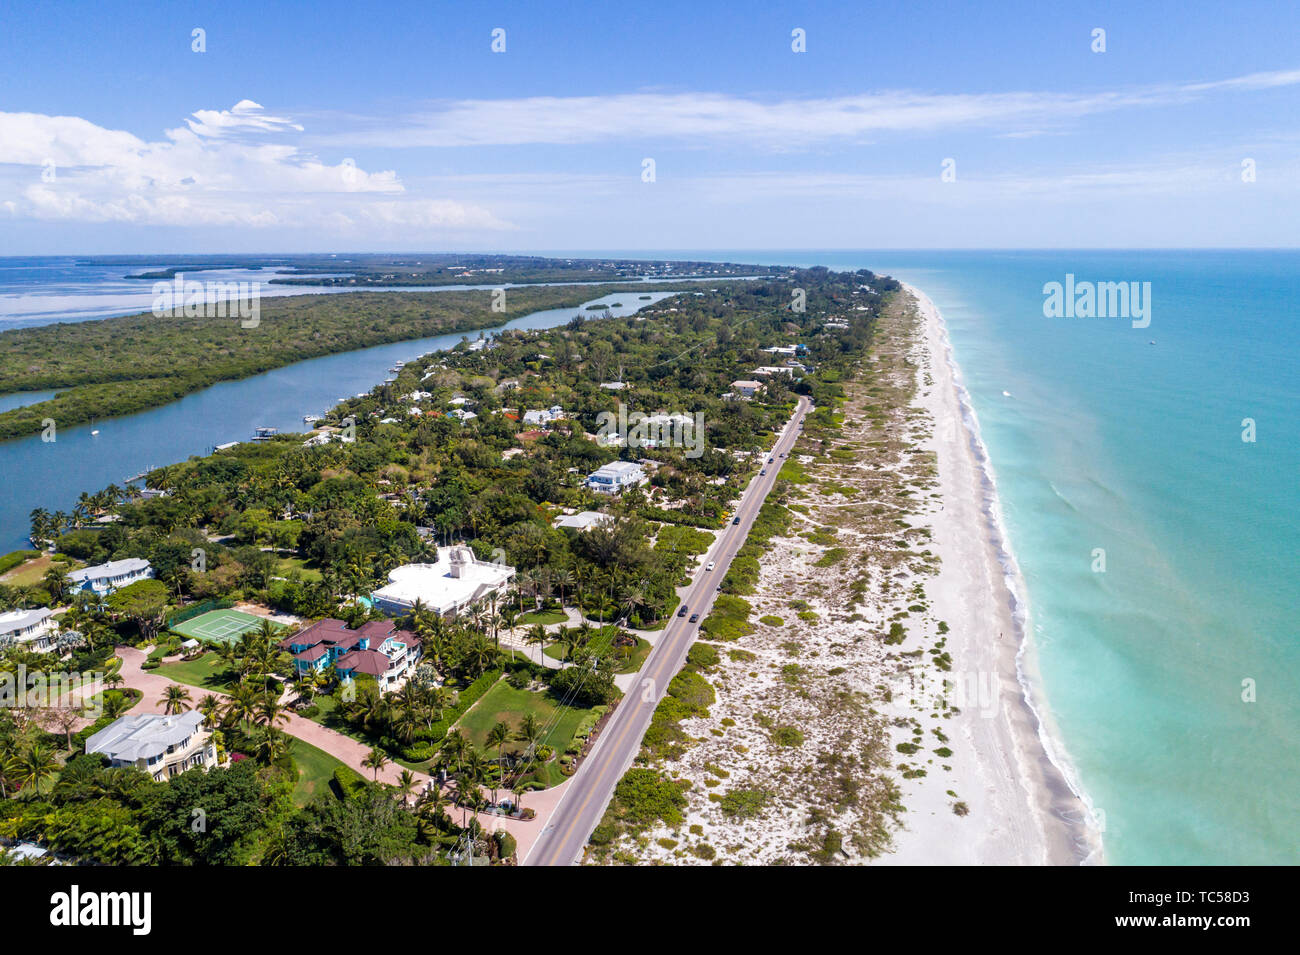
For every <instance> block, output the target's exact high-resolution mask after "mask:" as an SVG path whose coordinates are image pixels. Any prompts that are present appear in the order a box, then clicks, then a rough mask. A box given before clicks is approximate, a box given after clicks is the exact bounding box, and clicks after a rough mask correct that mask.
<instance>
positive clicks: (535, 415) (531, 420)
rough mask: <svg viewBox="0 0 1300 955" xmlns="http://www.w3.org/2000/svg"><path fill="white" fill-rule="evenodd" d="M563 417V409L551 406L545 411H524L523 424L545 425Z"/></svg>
mask: <svg viewBox="0 0 1300 955" xmlns="http://www.w3.org/2000/svg"><path fill="white" fill-rule="evenodd" d="M563 417H564V409H563V408H561V407H560V406H559V405H551V407H550V408H548V409H546V410H545V411H525V412H524V424H536V425H546V424H550V423H551V422H552V421H559V420H560V419H562V418H563Z"/></svg>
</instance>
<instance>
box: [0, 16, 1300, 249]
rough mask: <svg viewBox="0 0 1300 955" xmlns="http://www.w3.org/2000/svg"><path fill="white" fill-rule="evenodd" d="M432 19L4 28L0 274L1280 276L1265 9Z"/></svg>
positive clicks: (1278, 69)
mask: <svg viewBox="0 0 1300 955" xmlns="http://www.w3.org/2000/svg"><path fill="white" fill-rule="evenodd" d="M10 6H11V7H15V5H10ZM462 6H463V5H458V4H450V3H432V2H424V3H412V4H386V5H380V4H357V3H351V4H342V3H339V4H334V3H313V4H292V5H290V4H274V3H267V2H263V3H256V4H253V3H221V4H185V3H168V4H150V3H130V4H117V3H103V2H96V3H60V4H41V3H32V4H26V5H23V6H21V7H16V8H12V9H7V10H6V11H5V12H4V13H3V15H2V16H3V22H2V24H0V223H3V228H2V229H0V254H53V253H71V252H76V253H94V252H101V253H113V252H122V253H126V252H140V253H148V252H172V251H175V252H223V251H335V250H366V249H373V250H390V249H391V250H401V249H419V250H436V249H494V250H495V249H500V250H547V249H564V248H583V249H638V248H640V249H673V248H690V249H709V248H720V249H737V248H741V249H743V248H927V247H931V248H982V247H1080V246H1097V247H1138V246H1289V245H1294V244H1296V235H1297V230H1296V228H1295V225H1294V223H1295V222H1296V220H1297V212H1300V149H1298V148H1297V147H1300V124H1297V119H1300V116H1297V109H1296V104H1297V95H1298V93H1300V48H1298V47H1297V45H1296V44H1295V42H1294V37H1295V36H1297V35H1300V7H1298V6H1297V5H1296V4H1294V3H1263V2H1261V3H1250V2H1247V3H1237V4H1233V5H1231V7H1219V8H1217V9H1195V8H1190V9H1189V7H1191V6H1192V5H1189V4H1186V3H1144V4H1104V3H1090V4H1046V3H1000V2H989V3H923V2H911V3H876V2H873V3H862V2H853V3H807V4H784V5H783V4H770V5H769V4H763V5H761V6H762V9H761V11H758V12H735V11H734V10H729V9H727V7H725V6H723V5H720V4H718V5H715V4H709V3H706V2H694V3H676V2H667V0H657V2H653V3H642V4H631V3H606V4H595V3H593V4H576V3H565V4H561V3H551V4H547V3H540V2H534V3H519V4H473V5H468V6H469V9H461V7H462ZM730 6H734V7H737V8H738V9H740V10H743V7H741V5H730ZM196 28H200V29H202V30H203V31H204V32H205V43H206V51H205V52H202V53H196V52H193V50H192V48H191V47H192V42H193V41H192V31H193V30H194V29H196ZM495 28H502V29H504V30H505V31H506V33H505V44H506V49H505V52H504V53H493V52H492V50H491V42H492V36H491V34H492V31H493V30H494V29H495ZM795 28H801V29H802V30H804V31H805V33H806V47H807V51H806V52H803V53H795V52H793V51H792V49H791V31H792V30H794V29H795ZM1096 28H1102V29H1104V30H1105V31H1106V35H1105V42H1106V50H1105V52H1104V53H1098V52H1093V50H1092V45H1093V43H1094V40H1093V37H1092V31H1093V30H1094V29H1096ZM647 159H652V160H653V161H654V181H652V182H647V181H644V177H643V168H644V163H645V160H647ZM949 159H951V160H952V161H953V163H952V164H951V166H950V168H952V169H953V170H955V179H953V181H944V180H943V178H942V176H941V173H942V171H943V169H944V162H945V160H949ZM1247 160H1253V163H1254V170H1255V179H1254V181H1253V182H1246V181H1243V176H1242V168H1243V166H1242V164H1243V162H1245V161H1247Z"/></svg>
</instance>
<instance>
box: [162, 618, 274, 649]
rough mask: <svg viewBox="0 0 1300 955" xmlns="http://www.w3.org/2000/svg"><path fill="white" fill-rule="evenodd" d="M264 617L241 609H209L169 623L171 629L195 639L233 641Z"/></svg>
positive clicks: (259, 622) (259, 624)
mask: <svg viewBox="0 0 1300 955" xmlns="http://www.w3.org/2000/svg"><path fill="white" fill-rule="evenodd" d="M265 619H266V618H265V617H257V616H254V615H253V614H251V613H244V612H243V611H242V610H209V611H208V612H207V613H201V614H199V615H198V616H197V617H191V618H190V619H189V620H181V621H178V622H177V623H174V624H172V625H171V629H172V630H174V631H175V632H176V633H182V634H184V635H185V636H187V637H193V638H194V639H196V640H215V641H217V642H220V643H233V642H234V641H236V640H238V639H239V635H240V634H241V633H246V632H247V631H249V630H256V629H258V628H259V627H260V626H261V625H262V621H263V620H265Z"/></svg>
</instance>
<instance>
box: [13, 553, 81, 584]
mask: <svg viewBox="0 0 1300 955" xmlns="http://www.w3.org/2000/svg"><path fill="white" fill-rule="evenodd" d="M77 566H78V562H77V561H71V560H66V559H65V561H61V562H60V563H58V564H55V563H54V561H53V560H52V559H51V557H50V555H49V554H41V555H40V556H39V557H35V558H33V559H31V560H29V561H26V562H25V563H22V564H19V565H18V566H17V567H15V568H13V569H12V570H10V571H8V572H7V573H5V574H3V575H0V581H3V582H4V584H5V585H6V586H9V587H34V586H36V585H37V584H39V583H40V582H41V581H42V580H44V579H45V575H46V574H47V573H48V572H49V570H50V568H51V567H58V568H59V569H60V570H62V571H63V572H64V573H67V572H69V571H71V570H75V569H76V568H77Z"/></svg>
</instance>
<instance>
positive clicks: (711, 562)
mask: <svg viewBox="0 0 1300 955" xmlns="http://www.w3.org/2000/svg"><path fill="white" fill-rule="evenodd" d="M715 563H716V561H712V560H711V561H709V566H708V567H705V568H704V569H705V570H712V569H713V565H714V564H715Z"/></svg>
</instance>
